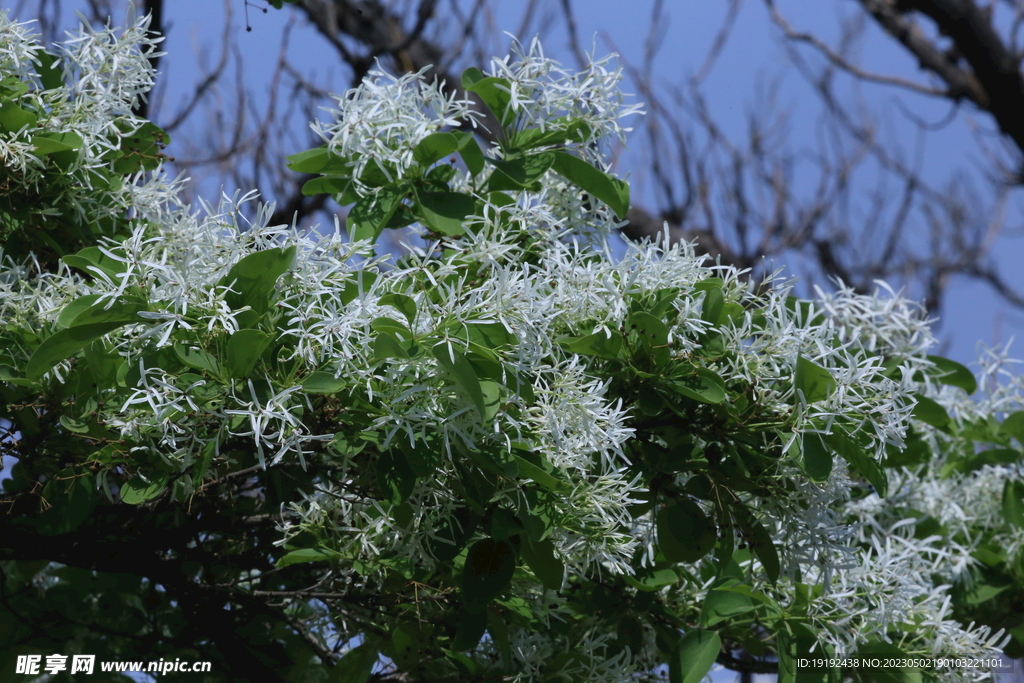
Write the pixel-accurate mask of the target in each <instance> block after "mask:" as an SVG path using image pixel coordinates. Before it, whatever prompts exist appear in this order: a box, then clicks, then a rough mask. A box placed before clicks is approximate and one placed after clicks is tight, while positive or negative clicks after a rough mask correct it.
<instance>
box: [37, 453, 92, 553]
mask: <svg viewBox="0 0 1024 683" xmlns="http://www.w3.org/2000/svg"><path fill="white" fill-rule="evenodd" d="M43 499H44V500H45V501H46V503H47V504H48V505H50V506H51V507H50V508H49V509H48V510H46V511H45V512H43V513H42V514H40V515H39V517H38V518H37V521H38V523H39V532H40V533H42V534H45V535H47V536H56V535H60V534H67V533H70V532H71V531H74V530H75V529H77V528H78V527H79V526H80V525H81V524H82V522H84V521H85V519H86V518H87V517H88V516H89V514H90V513H91V512H92V510H93V507H94V506H95V505H96V499H97V496H96V477H95V475H93V474H92V473H91V472H84V473H82V472H78V473H76V472H75V471H74V470H73V469H71V468H67V469H64V470H62V471H61V472H59V473H58V474H56V475H54V476H52V477H50V479H49V481H47V482H46V486H44V487H43ZM40 543H44V541H42V540H41V541H40Z"/></svg>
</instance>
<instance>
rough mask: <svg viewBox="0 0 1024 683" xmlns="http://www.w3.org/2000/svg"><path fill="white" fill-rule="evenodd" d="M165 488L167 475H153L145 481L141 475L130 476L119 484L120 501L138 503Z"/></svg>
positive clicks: (152, 496)
mask: <svg viewBox="0 0 1024 683" xmlns="http://www.w3.org/2000/svg"><path fill="white" fill-rule="evenodd" d="M165 488H167V475H166V474H164V475H161V476H159V477H153V478H151V479H150V480H149V481H146V480H145V479H143V478H142V477H141V476H136V477H132V478H131V479H129V480H128V481H126V482H125V483H124V484H122V485H121V502H123V503H128V504H129V505H139V504H141V503H145V502H146V501H147V500H152V499H153V498H156V497H157V496H158V495H160V493H161V491H163V490H164V489H165Z"/></svg>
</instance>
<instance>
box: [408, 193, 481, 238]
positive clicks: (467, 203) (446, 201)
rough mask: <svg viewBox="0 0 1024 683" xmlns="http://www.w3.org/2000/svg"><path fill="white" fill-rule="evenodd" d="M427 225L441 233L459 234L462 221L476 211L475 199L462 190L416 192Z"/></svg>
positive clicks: (462, 228) (461, 229)
mask: <svg viewBox="0 0 1024 683" xmlns="http://www.w3.org/2000/svg"><path fill="white" fill-rule="evenodd" d="M416 198H417V200H418V201H419V206H420V209H421V210H422V211H423V218H424V219H425V220H426V223H427V225H428V226H430V227H431V228H433V229H434V230H435V231H437V232H439V233H441V234H442V235H461V234H462V233H464V232H465V231H466V230H465V228H464V227H463V223H464V222H465V220H466V217H467V216H470V215H472V214H473V213H475V212H476V200H475V199H473V198H472V197H471V196H469V195H468V194H463V193H462V192H417V193H416Z"/></svg>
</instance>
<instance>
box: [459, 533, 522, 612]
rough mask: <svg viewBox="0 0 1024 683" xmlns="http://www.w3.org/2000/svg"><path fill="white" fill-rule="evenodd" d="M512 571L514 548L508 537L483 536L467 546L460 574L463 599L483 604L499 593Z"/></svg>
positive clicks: (514, 564) (514, 559) (514, 555)
mask: <svg viewBox="0 0 1024 683" xmlns="http://www.w3.org/2000/svg"><path fill="white" fill-rule="evenodd" d="M515 570H516V551H515V549H514V548H513V546H512V542H511V541H508V540H502V541H496V540H494V539H493V538H485V539H483V540H480V541H477V542H476V543H474V544H473V545H471V546H470V548H469V551H468V553H467V554H466V564H465V566H464V567H463V575H462V596H463V599H465V601H466V602H469V603H473V604H486V603H488V602H490V601H491V600H493V599H494V598H496V597H498V596H499V595H501V593H502V591H504V590H505V587H506V586H508V584H509V582H510V581H511V580H512V574H514V573H515Z"/></svg>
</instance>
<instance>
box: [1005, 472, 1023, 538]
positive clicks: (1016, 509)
mask: <svg viewBox="0 0 1024 683" xmlns="http://www.w3.org/2000/svg"><path fill="white" fill-rule="evenodd" d="M1003 518H1004V519H1006V523H1007V524H1009V525H1011V526H1015V527H1018V528H1021V529H1024V481H1021V480H1019V479H1018V480H1009V479H1008V480H1006V483H1005V484H1003Z"/></svg>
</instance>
